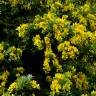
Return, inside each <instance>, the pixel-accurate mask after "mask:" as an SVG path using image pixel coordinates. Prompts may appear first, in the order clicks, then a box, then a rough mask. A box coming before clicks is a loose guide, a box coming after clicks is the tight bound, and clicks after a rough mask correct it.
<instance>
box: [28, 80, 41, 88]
mask: <svg viewBox="0 0 96 96" xmlns="http://www.w3.org/2000/svg"><path fill="white" fill-rule="evenodd" d="M30 84H31V86H32V88H34V89H40V86H39V84H37V82H36V81H35V80H32V81H31V82H30Z"/></svg>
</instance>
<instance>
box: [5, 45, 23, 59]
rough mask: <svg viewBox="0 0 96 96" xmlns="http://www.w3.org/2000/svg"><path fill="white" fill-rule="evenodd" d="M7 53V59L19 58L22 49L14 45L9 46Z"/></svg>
mask: <svg viewBox="0 0 96 96" xmlns="http://www.w3.org/2000/svg"><path fill="white" fill-rule="evenodd" d="M7 53H8V54H9V60H20V57H21V56H22V49H20V48H16V47H15V46H12V47H9V49H8V51H7Z"/></svg>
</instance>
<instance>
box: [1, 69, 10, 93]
mask: <svg viewBox="0 0 96 96" xmlns="http://www.w3.org/2000/svg"><path fill="white" fill-rule="evenodd" d="M9 75H10V73H9V72H8V71H7V70H6V71H4V72H3V73H1V74H0V93H2V92H3V90H4V89H5V86H6V82H7V79H8V77H9Z"/></svg>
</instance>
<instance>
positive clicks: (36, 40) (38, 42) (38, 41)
mask: <svg viewBox="0 0 96 96" xmlns="http://www.w3.org/2000/svg"><path fill="white" fill-rule="evenodd" d="M32 41H33V42H34V45H35V46H36V47H37V49H38V50H42V49H43V40H41V38H40V35H36V36H35V37H33V39H32Z"/></svg>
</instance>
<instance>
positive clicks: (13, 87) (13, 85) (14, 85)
mask: <svg viewBox="0 0 96 96" xmlns="http://www.w3.org/2000/svg"><path fill="white" fill-rule="evenodd" d="M14 89H16V82H13V83H12V84H11V85H10V86H9V88H8V92H9V93H12V92H13V90H14Z"/></svg>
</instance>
